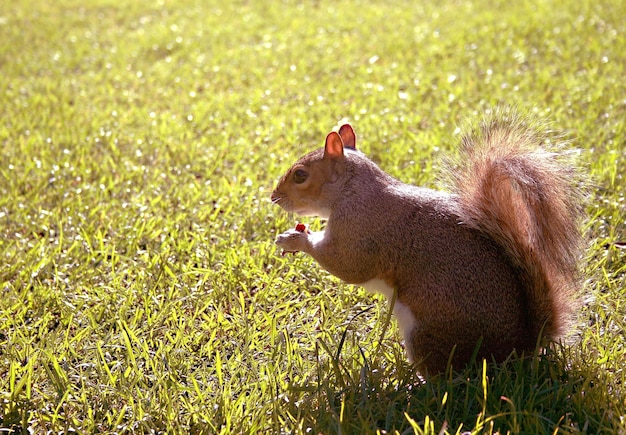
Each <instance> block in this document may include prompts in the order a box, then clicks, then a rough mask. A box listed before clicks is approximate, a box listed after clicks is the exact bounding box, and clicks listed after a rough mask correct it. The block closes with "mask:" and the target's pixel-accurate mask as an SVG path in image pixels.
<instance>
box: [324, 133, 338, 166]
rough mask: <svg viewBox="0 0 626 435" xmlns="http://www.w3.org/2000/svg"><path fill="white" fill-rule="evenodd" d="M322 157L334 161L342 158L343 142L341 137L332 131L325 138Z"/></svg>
mask: <svg viewBox="0 0 626 435" xmlns="http://www.w3.org/2000/svg"><path fill="white" fill-rule="evenodd" d="M324 157H329V158H331V159H336V158H340V157H343V141H342V140H341V137H340V136H339V135H338V134H337V133H336V132H334V131H332V132H330V133H328V136H326V145H325V146H324Z"/></svg>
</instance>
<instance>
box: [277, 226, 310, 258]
mask: <svg viewBox="0 0 626 435" xmlns="http://www.w3.org/2000/svg"><path fill="white" fill-rule="evenodd" d="M308 243H309V235H308V234H307V232H306V231H299V230H297V229H291V230H288V231H285V232H284V233H282V234H279V235H278V237H276V244H277V245H278V246H279V247H280V248H282V249H283V253H285V252H299V251H306V247H307V245H308Z"/></svg>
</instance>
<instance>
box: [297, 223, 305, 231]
mask: <svg viewBox="0 0 626 435" xmlns="http://www.w3.org/2000/svg"><path fill="white" fill-rule="evenodd" d="M296 231H299V232H301V233H303V232H305V231H306V225H304V224H303V223H302V222H298V224H296Z"/></svg>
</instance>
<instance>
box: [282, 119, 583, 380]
mask: <svg viewBox="0 0 626 435" xmlns="http://www.w3.org/2000/svg"><path fill="white" fill-rule="evenodd" d="M525 122H526V121H525V120H523V119H521V118H518V117H516V116H515V115H511V114H510V113H505V114H502V113H497V114H496V115H495V116H494V117H492V118H491V119H489V120H486V121H485V122H483V124H482V125H481V126H480V128H478V129H477V130H475V131H474V132H473V133H472V134H470V135H468V136H466V137H465V138H464V139H463V140H462V147H461V153H462V156H461V158H460V159H459V161H460V162H463V163H462V164H461V165H459V166H458V167H456V168H455V169H454V171H453V174H452V175H453V179H454V181H455V182H454V193H452V194H449V193H444V192H439V191H435V190H430V189H424V188H420V187H416V186H411V185H407V184H404V183H401V182H400V181H398V180H396V179H394V178H392V177H391V176H389V175H388V174H386V173H385V172H383V171H382V170H381V169H380V168H378V166H376V165H375V164H374V163H373V162H372V161H370V160H369V159H367V158H366V157H365V156H364V155H363V154H361V153H360V152H358V151H356V150H355V149H354V148H355V144H356V140H355V136H354V132H353V131H352V128H351V127H349V126H347V125H346V126H343V127H342V129H341V130H340V131H339V133H330V134H329V135H328V137H327V139H326V146H325V148H324V149H322V150H316V151H313V152H311V153H309V154H307V155H306V156H304V157H302V158H301V159H300V160H298V161H297V162H296V163H295V164H294V165H293V166H292V168H290V170H289V171H288V172H287V173H286V174H285V175H284V176H283V177H282V178H281V180H280V181H279V183H278V186H277V187H276V189H275V191H274V192H273V193H272V201H273V202H275V203H277V204H279V205H280V206H281V207H283V208H284V209H286V210H287V211H293V212H296V213H299V214H305V215H321V216H323V217H325V218H328V222H327V225H326V229H325V231H323V232H319V233H307V232H305V233H299V232H297V231H294V230H291V231H287V232H286V233H283V234H282V235H280V236H279V238H278V239H277V243H278V244H279V246H282V247H283V249H285V250H287V251H303V252H306V253H308V254H310V255H311V256H313V257H314V258H315V259H316V260H317V261H318V262H319V263H320V265H321V266H322V267H323V268H325V269H326V270H328V271H329V272H330V273H332V274H333V275H336V276H338V277H339V278H341V279H343V280H344V281H346V282H348V283H354V284H362V283H365V282H367V281H370V280H372V279H381V280H384V281H385V282H386V283H387V284H388V285H390V286H391V287H393V288H394V289H395V290H396V291H397V300H398V302H400V303H402V304H403V305H404V306H406V307H408V308H409V309H410V311H411V313H412V315H413V317H414V318H415V325H414V327H413V328H412V329H411V330H410V331H408V332H407V333H406V334H405V337H404V338H405V342H406V345H407V349H408V352H409V354H410V356H412V358H413V359H414V360H415V362H416V364H417V365H418V367H419V368H420V369H421V370H423V371H428V372H430V373H438V372H441V371H443V370H445V368H446V364H447V362H448V360H449V358H450V356H451V355H452V357H451V361H452V363H453V365H454V366H455V367H459V368H460V367H462V366H463V365H465V364H466V363H467V362H469V361H470V359H471V357H472V355H473V354H474V352H475V351H476V350H477V353H476V356H478V357H479V358H482V357H484V358H489V359H490V358H492V357H493V358H495V359H496V360H497V361H502V360H503V359H505V358H506V357H507V356H508V355H509V354H510V353H511V352H512V351H513V350H517V351H532V350H533V349H534V348H535V346H536V343H538V342H539V341H541V340H542V339H547V340H556V339H558V338H559V337H561V336H562V335H563V334H564V332H565V331H566V329H567V321H568V319H569V318H570V316H571V313H572V309H573V308H574V307H575V306H576V294H577V290H578V284H579V280H578V278H579V275H578V259H579V256H580V248H581V243H580V240H581V239H580V235H579V230H578V225H579V220H580V217H581V211H582V207H581V203H582V201H581V195H580V193H579V191H578V190H577V188H576V187H575V186H574V185H573V184H572V182H571V180H572V173H573V170H574V166H573V165H570V164H568V163H564V162H562V161H561V157H562V155H563V154H562V153H557V152H548V151H546V150H545V149H544V147H543V144H544V140H545V135H544V134H543V133H542V132H541V131H540V130H538V129H536V128H533V127H532V126H530V127H529V126H527V125H526V124H525ZM344 145H348V146H349V147H346V148H345V149H344V147H343V146H344ZM296 171H300V172H298V177H299V178H298V177H296ZM303 174H306V177H304V176H303ZM302 178H306V180H305V181H302Z"/></svg>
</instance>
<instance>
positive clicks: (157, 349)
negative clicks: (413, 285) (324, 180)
mask: <svg viewBox="0 0 626 435" xmlns="http://www.w3.org/2000/svg"><path fill="white" fill-rule="evenodd" d="M624 16H626V6H625V4H624V2H623V1H619V0H613V1H603V0H600V1H590V0H583V1H573V0H572V1H566V2H563V1H561V0H559V1H556V0H541V1H538V2H532V5H531V2H511V1H497V2H493V1H486V0H476V1H474V2H470V1H453V0H440V1H430V0H426V1H423V2H409V1H397V2H386V1H359V0H347V1H339V2H328V1H324V0H318V1H302V2H292V1H284V2H270V1H265V2H262V1H258V2H257V1H237V2H217V1H215V2H213V1H210V2H193V1H187V0H183V1H179V2H171V1H165V0H160V1H158V2H155V1H146V0H139V1H135V2H130V3H129V2H124V1H118V0H93V1H90V2H79V1H76V0H60V1H57V2H37V1H34V0H28V1H20V2H16V1H8V2H3V3H2V4H1V5H0V72H1V76H2V78H1V79H0V107H2V116H1V118H0V119H1V122H0V161H1V162H2V163H1V164H0V255H2V261H1V263H0V292H1V295H0V427H2V428H3V429H2V430H1V431H0V432H2V433H46V432H48V431H50V433H70V432H74V433H256V432H262V433H275V432H288V433H342V434H349V433H355V434H357V433H358V434H360V433H376V432H381V433H382V432H383V431H385V432H387V433H413V432H415V433H427V434H434V433H441V432H446V431H447V432H449V433H458V432H463V431H475V432H479V433H483V432H486V433H491V432H498V433H509V432H510V433H533V434H537V433H625V432H626V420H625V419H626V387H625V385H626V372H625V371H624V367H625V365H626V340H625V338H624V332H623V331H624V330H625V329H626V320H625V319H626V295H625V294H624V291H625V288H626V287H625V285H624V284H625V276H626V251H624V250H621V249H619V248H618V247H617V246H616V245H614V243H615V242H619V241H621V242H624V241H626V201H625V199H624V191H625V190H626V180H624V168H626V152H625V150H624V149H625V144H626V132H625V119H626V100H625V97H626V85H625V84H624V83H625V80H624V77H626V72H625V69H624V66H625V65H626V42H625V39H624V35H625V34H626V24H624V23H625V21H624V19H623V17H624ZM498 103H504V104H510V105H516V106H519V107H520V108H521V109H523V110H528V111H536V112H537V114H538V116H546V115H547V116H548V117H549V118H550V119H551V120H552V122H553V123H554V126H555V127H556V128H558V129H561V130H564V131H565V132H567V134H568V136H569V137H570V138H572V139H573V143H574V145H575V146H576V147H579V148H581V149H582V150H584V152H583V154H582V160H583V161H584V162H585V164H586V165H587V167H588V170H589V172H590V173H591V174H592V176H593V188H592V193H591V195H590V198H589V206H588V210H589V215H590V218H591V219H590V222H589V224H588V226H587V231H588V234H589V237H588V238H589V248H588V250H587V261H588V265H587V266H586V270H585V273H586V276H587V277H588V282H587V285H586V291H587V293H588V295H589V298H588V303H587V304H586V306H585V308H584V309H583V310H582V312H581V313H580V318H579V325H578V326H577V328H576V330H575V331H574V339H573V340H572V343H570V344H567V345H565V346H563V347H559V348H557V349H555V351H554V352H551V353H550V354H548V355H545V356H543V357H541V358H540V359H537V360H534V361H520V360H515V359H512V360H511V361H510V362H509V363H507V364H503V365H501V366H498V367H488V368H487V370H486V371H485V372H484V373H483V371H482V370H481V367H478V368H475V369H473V370H472V369H468V370H467V371H466V372H464V373H456V374H453V375H449V376H446V377H444V378H443V379H439V380H423V379H421V378H419V377H418V376H417V375H416V374H415V373H414V371H413V370H412V368H411V366H410V365H409V364H408V363H407V361H406V358H405V356H404V351H403V349H402V347H401V342H400V340H399V338H398V332H397V330H396V326H395V323H393V322H392V323H391V324H390V325H389V327H388V328H387V325H388V323H387V314H388V313H387V305H386V303H385V302H384V301H383V299H382V297H380V296H372V295H369V294H366V293H365V292H364V291H363V290H362V289H359V288H356V287H351V286H348V285H344V284H342V283H340V282H339V281H338V280H336V279H334V278H332V277H330V276H329V275H328V274H327V273H325V272H324V271H322V270H321V269H320V268H319V267H318V266H317V265H316V264H315V263H314V262H312V261H311V260H310V259H308V258H305V257H304V256H295V257H292V256H289V257H280V256H279V255H278V254H279V252H278V251H277V249H276V248H275V247H274V245H273V239H274V237H275V236H276V234H277V233H279V232H282V231H284V230H285V229H287V228H290V227H291V226H292V225H293V224H294V222H295V221H294V219H295V218H294V217H293V216H288V215H286V214H285V213H283V212H281V211H280V210H279V209H278V208H275V207H272V205H271V204H270V202H269V193H270V191H271V189H272V187H273V185H274V183H275V181H276V180H277V178H278V177H279V176H280V174H281V173H282V172H283V171H284V170H285V169H287V168H288V166H289V164H290V162H291V161H292V160H293V159H294V158H296V157H297V156H299V155H301V154H303V153H305V152H307V151H310V150H312V149H313V148H315V147H318V146H321V144H322V141H323V138H324V136H325V134H326V133H327V132H328V131H329V130H330V129H331V128H333V127H335V126H336V125H337V124H339V123H341V122H343V121H345V120H348V121H350V122H351V123H352V124H353V125H354V127H355V128H356V132H357V135H358V136H359V141H360V147H361V149H363V150H364V151H365V152H366V153H368V154H369V155H370V156H371V157H372V158H373V159H375V160H376V161H377V162H378V163H379V164H380V165H381V167H383V168H384V169H385V170H387V171H388V172H390V173H391V174H393V175H395V176H397V177H399V178H401V179H403V180H405V181H407V182H413V183H418V184H422V185H426V186H434V185H436V184H437V179H436V177H437V174H438V162H439V161H440V159H441V158H442V157H443V156H444V155H445V154H447V153H448V152H453V150H454V144H455V141H456V140H458V137H459V133H458V130H457V126H458V125H460V124H461V123H463V122H464V121H465V120H467V119H478V116H479V115H478V114H479V113H480V111H481V110H483V109H485V108H487V107H490V106H492V105H494V104H498ZM307 222H308V223H313V222H314V220H310V221H307ZM440 431H441V432H440Z"/></svg>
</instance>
